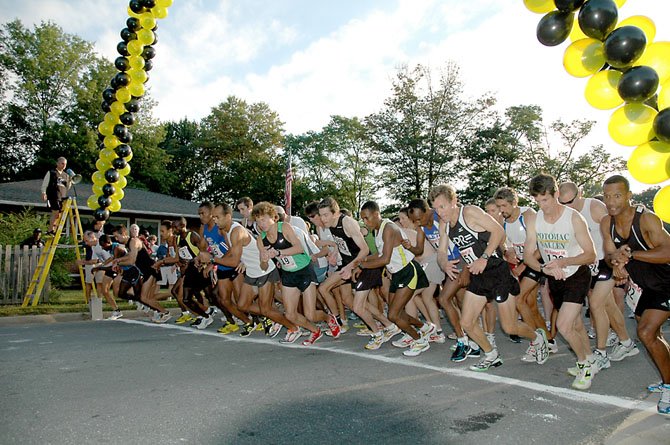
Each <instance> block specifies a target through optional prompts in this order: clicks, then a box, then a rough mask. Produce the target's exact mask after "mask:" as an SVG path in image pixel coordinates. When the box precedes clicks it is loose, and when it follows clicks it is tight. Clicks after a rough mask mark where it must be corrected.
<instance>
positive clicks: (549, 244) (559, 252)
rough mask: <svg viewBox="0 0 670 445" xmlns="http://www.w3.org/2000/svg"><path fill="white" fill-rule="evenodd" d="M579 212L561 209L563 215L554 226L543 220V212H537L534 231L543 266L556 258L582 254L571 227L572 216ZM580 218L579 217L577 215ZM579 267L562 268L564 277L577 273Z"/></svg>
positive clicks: (565, 208)
mask: <svg viewBox="0 0 670 445" xmlns="http://www.w3.org/2000/svg"><path fill="white" fill-rule="evenodd" d="M573 214H577V215H579V212H577V211H576V210H573V209H571V208H570V207H564V208H563V214H562V215H561V216H560V218H558V221H556V222H555V223H554V224H549V223H548V222H547V221H545V219H544V212H543V211H542V210H540V211H539V212H537V219H536V220H535V231H536V232H537V245H538V247H539V248H540V253H541V254H542V259H543V260H544V262H545V264H546V263H548V262H549V261H551V260H555V259H557V258H567V257H575V256H577V255H579V254H581V253H582V252H583V250H582V248H581V246H580V245H579V243H578V242H577V239H576V238H575V228H574V226H573V225H572V215H573ZM579 217H580V218H582V216H581V215H579ZM577 269H579V266H567V267H564V268H563V271H564V272H565V275H566V277H569V276H571V275H573V274H574V273H575V272H577Z"/></svg>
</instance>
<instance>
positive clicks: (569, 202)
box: [558, 195, 577, 206]
mask: <svg viewBox="0 0 670 445" xmlns="http://www.w3.org/2000/svg"><path fill="white" fill-rule="evenodd" d="M575 199H577V195H575V196H574V198H572V199H571V200H570V201H562V202H561V201H558V203H559V204H563V205H564V206H566V205H568V204H572V203H573V202H575Z"/></svg>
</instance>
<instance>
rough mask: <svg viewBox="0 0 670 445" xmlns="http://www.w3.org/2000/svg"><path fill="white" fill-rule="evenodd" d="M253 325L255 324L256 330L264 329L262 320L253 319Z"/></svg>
mask: <svg viewBox="0 0 670 445" xmlns="http://www.w3.org/2000/svg"><path fill="white" fill-rule="evenodd" d="M254 325H255V328H254V329H256V330H257V331H263V330H265V327H264V326H263V322H262V321H260V320H254Z"/></svg>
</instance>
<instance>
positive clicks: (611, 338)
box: [606, 329, 619, 348]
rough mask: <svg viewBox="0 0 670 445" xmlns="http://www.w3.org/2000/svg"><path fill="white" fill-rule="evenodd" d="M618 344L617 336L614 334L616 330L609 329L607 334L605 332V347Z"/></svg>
mask: <svg viewBox="0 0 670 445" xmlns="http://www.w3.org/2000/svg"><path fill="white" fill-rule="evenodd" d="M617 344H619V336H618V335H616V332H614V331H613V330H611V329H610V332H609V334H607V344H606V345H607V347H608V348H611V347H612V346H616V345H617Z"/></svg>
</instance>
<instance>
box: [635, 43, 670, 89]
mask: <svg viewBox="0 0 670 445" xmlns="http://www.w3.org/2000/svg"><path fill="white" fill-rule="evenodd" d="M634 65H635V66H642V65H645V66H650V67H652V68H653V69H654V70H656V73H657V74H658V79H659V80H660V83H665V81H666V80H668V79H670V42H654V43H652V44H651V45H647V48H646V49H645V50H644V53H643V54H642V57H640V58H639V59H637V60H636V61H635V63H634Z"/></svg>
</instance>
